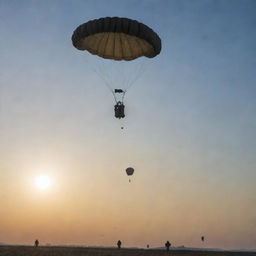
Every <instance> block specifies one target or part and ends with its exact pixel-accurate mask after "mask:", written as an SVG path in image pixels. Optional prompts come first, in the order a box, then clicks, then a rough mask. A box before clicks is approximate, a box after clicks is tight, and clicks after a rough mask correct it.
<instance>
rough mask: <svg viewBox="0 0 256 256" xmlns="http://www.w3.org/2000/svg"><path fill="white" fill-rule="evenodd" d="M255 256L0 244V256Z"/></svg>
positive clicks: (252, 255) (249, 254)
mask: <svg viewBox="0 0 256 256" xmlns="http://www.w3.org/2000/svg"><path fill="white" fill-rule="evenodd" d="M119 255H120V256H130V255H131V256H167V255H169V256H176V255H177V256H256V252H229V251H221V252H217V251H215V252H213V251H208V252H207V251H186V250H172V251H170V252H166V251H163V250H144V249H121V250H118V249H116V248H83V247H38V248H34V247H30V246H0V256H119Z"/></svg>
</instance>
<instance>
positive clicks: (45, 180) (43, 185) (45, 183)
mask: <svg viewBox="0 0 256 256" xmlns="http://www.w3.org/2000/svg"><path fill="white" fill-rule="evenodd" d="M35 184H36V186H37V187H38V188H39V189H42V190H44V189H47V188H48V187H49V186H50V185H51V179H50V178H49V176H47V175H40V176H38V177H36V179H35Z"/></svg>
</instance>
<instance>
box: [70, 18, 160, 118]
mask: <svg viewBox="0 0 256 256" xmlns="http://www.w3.org/2000/svg"><path fill="white" fill-rule="evenodd" d="M72 43H73V46H74V47H75V48H77V49H78V50H81V51H88V52H89V53H91V54H93V55H97V56H99V57H101V58H104V59H111V60H114V61H121V60H125V61H131V60H135V59H137V58H139V57H142V56H144V57H147V58H153V57H155V56H156V55H158V54H159V53H160V52H161V47H162V45H161V39H160V37H159V36H158V35H157V34H156V33H155V32H154V31H153V30H152V29H151V28H149V27H148V26H146V25H145V24H143V23H141V22H138V21H136V20H132V19H128V18H119V17H105V18H100V19H95V20H90V21H88V22H86V23H84V24H81V25H80V26H78V27H77V28H76V29H75V31H74V32H73V35H72ZM108 66H112V65H111V64H109V65H108ZM141 73H142V72H140V71H139V72H138V73H137V74H136V72H133V73H132V74H131V76H130V77H129V80H128V82H127V81H126V82H124V84H123V87H124V88H121V87H122V85H121V84H119V85H117V86H118V88H116V89H114V88H112V87H113V84H112V82H109V81H107V80H108V79H109V78H111V75H110V76H109V75H108V76H105V77H104V72H102V70H101V71H99V72H98V74H99V76H100V77H101V78H102V79H103V80H104V82H105V84H106V86H107V87H108V88H109V89H110V90H111V92H112V94H113V96H114V99H115V102H116V105H115V107H114V111H115V117H116V118H119V119H120V118H124V117H125V112H124V109H125V106H124V104H123V100H124V96H125V93H126V92H127V90H128V89H129V88H130V87H131V86H132V84H133V83H134V82H135V81H136V80H137V79H138V77H139V75H140V74H141ZM119 76H121V74H119ZM119 86H120V87H119ZM118 98H120V99H118Z"/></svg>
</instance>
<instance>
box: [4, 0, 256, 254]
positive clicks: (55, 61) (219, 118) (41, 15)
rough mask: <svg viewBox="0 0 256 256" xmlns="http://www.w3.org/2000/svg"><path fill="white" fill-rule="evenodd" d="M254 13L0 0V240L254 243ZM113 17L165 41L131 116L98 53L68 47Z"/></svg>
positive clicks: (212, 1)
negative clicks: (47, 181) (99, 70)
mask: <svg viewBox="0 0 256 256" xmlns="http://www.w3.org/2000/svg"><path fill="white" fill-rule="evenodd" d="M255 12H256V2H255V1H253V0H252V1H249V0H240V1H237V0H232V1H231V0H229V1H220V0H219V1H216V0H202V1H199V0H198V1H197V0H193V1H190V0H176V1H175V0H169V1H167V0H162V1H158V0H140V1H138V0H136V1H134V0H124V1H120V0H108V1H103V0H101V1H99V0H75V1H68V0H44V1H39V0H38V1H36V0H16V1H15V0H0V242H4V243H13V244H15V243H19V244H23V243H24V244H31V243H33V241H34V240H35V239H36V238H38V239H39V240H40V242H41V243H42V244H46V243H51V244H80V245H105V246H108V245H114V244H115V243H116V241H117V240H118V239H121V240H122V241H123V244H124V246H141V247H145V246H146V244H150V246H151V247H153V246H162V245H163V243H164V242H165V241H166V240H169V241H170V242H172V244H173V245H174V246H179V245H185V246H194V247H202V246H204V247H218V248H233V249H240V248H247V249H252V248H256V203H255V202H256V171H255V170H256V160H255V155H256V136H255V132H256V115H255V113H256V100H255V94H256V76H255V70H256V30H255V27H256V16H255ZM105 16H119V17H129V18H132V19H136V20H139V21H141V22H143V23H145V24H147V25H148V26H150V27H152V28H153V29H154V30H155V31H156V32H157V33H158V34H159V36H160V37H161V39H162V52H161V54H160V55H159V56H157V57H156V58H154V59H146V58H142V62H143V63H144V64H143V67H145V72H144V73H143V75H141V77H140V79H139V80H137V81H136V83H135V84H134V86H133V87H132V88H131V89H130V90H129V91H128V93H127V95H126V99H125V104H126V109H127V112H126V113H127V117H126V118H125V120H123V121H120V120H117V119H115V118H114V113H113V104H114V102H113V97H112V95H111V93H110V92H109V90H108V89H107V88H106V87H105V86H104V82H103V81H102V80H101V79H100V78H99V76H98V75H97V74H96V73H95V72H93V68H94V67H95V66H96V67H97V65H100V64H99V58H98V57H96V56H89V54H87V53H85V52H80V51H78V50H76V49H75V48H74V47H73V46H72V43H71V39H70V38H71V35H72V33H73V30H74V29H75V28H76V27H77V26H78V25H80V24H81V23H84V22H86V21H88V20H90V19H95V18H100V17H105ZM112 63H113V61H107V66H108V67H110V68H111V67H113V66H112ZM104 65H105V64H104ZM113 65H114V64H113ZM125 65H127V63H126V64H125ZM136 65H138V63H137V62H136V61H135V62H133V63H131V62H130V63H128V65H127V68H125V72H126V71H127V72H128V73H129V72H130V74H131V75H132V74H134V73H133V71H132V70H133V68H134V66H136ZM120 66H122V64H121V65H120ZM112 70H113V72H114V69H112ZM110 72H111V70H110ZM118 76H119V74H113V75H112V79H113V81H118V80H115V79H118ZM121 125H124V127H125V128H124V130H121V129H120V127H121ZM129 166H133V167H134V168H135V175H134V176H133V178H132V182H131V183H129V182H128V178H127V176H126V175H125V172H124V171H125V168H127V167H129ZM39 174H47V175H49V177H51V179H52V184H51V186H50V187H49V189H47V190H44V191H40V190H39V189H38V188H37V187H36V186H35V184H34V179H35V177H37V176H38V175H39ZM201 235H204V236H205V238H206V242H205V243H204V244H202V243H201V241H200V237H201Z"/></svg>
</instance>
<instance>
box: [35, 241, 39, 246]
mask: <svg viewBox="0 0 256 256" xmlns="http://www.w3.org/2000/svg"><path fill="white" fill-rule="evenodd" d="M38 245H39V241H38V239H36V241H35V247H38Z"/></svg>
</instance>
